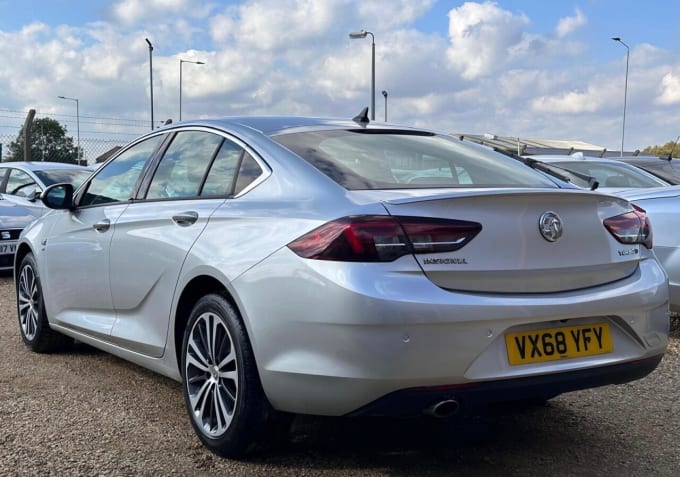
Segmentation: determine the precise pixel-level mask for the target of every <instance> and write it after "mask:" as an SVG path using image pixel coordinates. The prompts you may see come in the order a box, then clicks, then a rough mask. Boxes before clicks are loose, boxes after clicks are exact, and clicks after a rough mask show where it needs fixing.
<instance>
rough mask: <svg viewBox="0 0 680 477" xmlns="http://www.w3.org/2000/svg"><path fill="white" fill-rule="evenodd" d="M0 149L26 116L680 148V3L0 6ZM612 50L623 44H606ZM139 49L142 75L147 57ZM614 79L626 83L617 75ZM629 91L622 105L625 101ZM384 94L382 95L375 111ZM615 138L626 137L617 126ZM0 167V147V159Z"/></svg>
mask: <svg viewBox="0 0 680 477" xmlns="http://www.w3.org/2000/svg"><path fill="white" fill-rule="evenodd" d="M0 12H2V15H0V62H1V63H0V142H5V143H6V142H8V141H7V140H6V139H7V137H8V136H12V135H14V136H15V135H16V134H17V133H18V131H19V127H20V126H21V124H22V123H23V120H24V118H25V116H26V112H27V111H28V110H29V109H31V108H33V109H35V110H36V111H37V117H44V116H49V117H53V118H55V119H57V120H59V121H60V122H62V123H63V124H64V125H65V126H66V127H67V129H68V132H69V134H75V130H76V125H75V116H76V114H75V112H76V111H75V109H76V108H75V106H76V103H75V101H73V100H63V99H60V98H58V96H66V97H69V98H75V99H78V116H79V118H80V121H81V127H80V130H81V131H80V135H81V137H82V138H83V139H86V138H88V137H104V136H107V135H108V136H110V137H116V138H118V139H119V140H122V141H123V142H125V141H128V140H131V139H132V138H134V137H135V136H136V135H140V134H143V133H145V132H148V131H149V130H150V127H151V101H150V77H151V76H152V75H153V95H154V103H153V104H154V109H153V111H154V122H155V123H157V125H160V123H161V122H162V121H164V120H166V119H168V118H171V119H173V120H174V121H177V119H178V116H179V95H180V91H179V90H180V88H179V77H180V60H188V61H201V62H204V63H205V64H203V65H197V64H192V63H183V64H182V66H181V70H182V117H183V119H191V118H199V117H200V118H208V117H222V116H234V115H305V116H307V115H309V116H323V117H347V118H349V117H353V116H355V115H356V114H357V113H358V112H359V111H360V110H361V108H363V107H364V106H370V104H371V99H370V96H371V37H370V35H369V36H368V37H367V38H364V39H350V38H349V36H348V33H349V32H351V31H357V30H362V29H364V30H367V31H370V32H371V33H373V35H374V38H375V89H376V98H375V104H376V111H375V116H376V119H377V120H383V119H384V115H385V104H386V103H387V115H388V120H389V122H392V123H396V124H401V125H408V126H419V127H427V128H431V129H435V130H438V131H443V132H456V133H467V134H484V133H490V134H496V135H498V136H513V137H523V138H535V139H563V140H574V141H585V142H589V143H592V144H596V145H600V146H602V147H606V148H608V149H610V150H619V149H620V147H621V140H622V133H624V138H625V144H624V147H625V149H626V150H635V149H642V148H644V147H646V146H650V145H657V144H664V143H666V142H668V141H673V140H675V139H676V137H677V136H678V135H679V134H680V28H678V20H677V19H678V18H680V2H670V1H661V0H647V1H644V2H641V1H633V0H580V1H571V0H559V1H544V0H543V1H542V0H533V1H532V0H524V1H522V0H498V1H476V2H473V1H470V2H458V1H444V0H439V1H436V0H360V1H355V0H244V1H224V0H214V1H210V0H108V1H105V0H40V1H38V0H22V1H16V0H0ZM612 37H620V38H621V40H622V41H623V42H624V43H625V44H626V45H627V46H628V49H627V48H626V46H624V45H623V44H622V43H619V42H616V41H613V40H612V39H611V38H612ZM147 38H148V39H149V40H150V42H151V43H152V45H153V52H152V65H153V69H152V72H151V73H152V75H151V74H150V69H149V48H148V44H147V43H146V41H145V39H147ZM627 52H628V54H629V56H628V59H629V63H628V75H626V59H627ZM626 79H627V89H626ZM382 91H386V92H387V99H385V97H384V96H383V94H381V93H382ZM624 99H625V113H626V116H625V118H626V122H625V130H623V113H624ZM5 151H6V149H5Z"/></svg>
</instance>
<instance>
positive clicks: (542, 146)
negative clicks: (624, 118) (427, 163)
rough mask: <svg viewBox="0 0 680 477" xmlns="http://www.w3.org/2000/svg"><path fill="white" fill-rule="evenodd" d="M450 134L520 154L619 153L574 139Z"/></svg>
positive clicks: (626, 153) (631, 152) (631, 153)
mask: <svg viewBox="0 0 680 477" xmlns="http://www.w3.org/2000/svg"><path fill="white" fill-rule="evenodd" d="M451 135H452V136H455V137H458V138H460V139H466V140H468V141H472V142H476V143H478V144H483V145H485V146H489V147H493V148H498V149H502V150H503V151H506V152H511V153H515V154H518V155H522V156H528V155H536V154H572V153H574V152H582V153H583V154H585V155H587V156H594V157H609V156H612V157H613V156H620V155H621V151H616V150H613V151H608V150H607V148H606V147H604V146H599V145H597V144H590V143H587V142H584V141H578V140H574V139H531V138H521V137H511V136H497V135H495V134H463V133H451ZM638 154H640V151H639V150H636V151H624V155H626V156H637V155H638Z"/></svg>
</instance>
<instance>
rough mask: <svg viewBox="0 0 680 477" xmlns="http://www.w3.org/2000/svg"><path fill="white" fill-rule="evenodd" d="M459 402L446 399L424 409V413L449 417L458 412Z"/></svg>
mask: <svg viewBox="0 0 680 477" xmlns="http://www.w3.org/2000/svg"><path fill="white" fill-rule="evenodd" d="M459 409H460V404H459V403H458V401H456V400H455V399H446V400H444V401H439V402H438V403H436V404H434V405H432V406H430V407H428V408H427V409H425V414H429V415H430V416H434V417H439V418H446V417H451V416H453V415H454V414H456V413H457V412H458V410H459Z"/></svg>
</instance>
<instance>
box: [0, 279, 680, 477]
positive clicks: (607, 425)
mask: <svg viewBox="0 0 680 477" xmlns="http://www.w3.org/2000/svg"><path fill="white" fill-rule="evenodd" d="M13 287H14V285H13V281H12V278H11V277H7V276H0V348H1V349H2V350H3V351H4V356H5V357H4V358H3V359H2V360H1V361H0V423H1V426H2V428H1V432H0V475H31V476H32V475H60V476H61V475H149V476H150V475H153V476H159V475H192V476H194V475H197V476H198V475H206V476H207V475H244V476H245V475H247V476H257V475H267V476H277V475H290V476H311V475H324V476H352V475H356V476H377V475H382V476H407V475H423V476H427V475H457V476H461V475H462V476H466V475H475V476H486V475H504V476H515V475H516V476H547V475H560V476H591V475H592V476H602V475H620V476H652V475H659V476H677V475H680V405H679V404H678V401H677V397H678V386H680V338H678V337H677V336H676V337H674V338H673V340H672V342H671V347H670V349H669V352H668V354H667V355H666V358H665V359H664V361H663V362H662V364H661V365H660V367H659V368H658V369H657V370H656V371H655V372H654V373H652V374H651V375H650V376H648V377H646V378H645V379H643V380H640V381H637V382H634V383H631V384H627V385H623V386H609V387H605V388H600V389H595V390H588V391H580V392H576V393H571V394H568V395H563V396H560V397H558V398H556V399H554V400H552V401H550V402H549V403H548V404H547V405H545V406H540V407H534V408H531V409H524V410H517V411H516V412H515V413H513V414H511V415H506V416H501V417H495V418H484V419H481V418H480V419H469V420H465V421H462V422H453V421H434V420H415V421H410V420H394V419H393V420H387V419H341V418H337V419H331V418H309V417H304V418H303V417H298V418H297V419H296V420H295V422H294V425H293V429H292V431H291V433H290V434H289V436H288V438H287V439H286V441H285V442H282V443H281V444H280V445H278V446H277V447H275V448H273V449H271V450H269V451H268V452H267V453H266V454H262V455H259V456H255V457H252V458H250V459H248V460H245V461H232V460H227V459H223V458H220V457H217V456H215V455H213V454H211V453H210V452H209V451H207V450H205V449H204V448H203V447H202V446H201V444H200V443H199V442H198V440H197V439H196V438H195V437H194V434H193V431H192V429H191V425H190V423H189V420H188V418H187V417H186V415H185V410H184V403H183V401H182V394H181V388H180V385H179V384H178V383H176V382H174V381H171V380H169V379H166V378H163V377H160V376H157V375H154V374H152V373H151V372H149V371H146V370H144V369H142V368H139V367H136V366H134V365H132V364H128V363H127V362H125V361H122V360H120V359H117V358H114V357H112V356H109V355H107V354H105V353H102V352H99V351H96V350H93V349H92V348H89V347H86V346H82V345H80V346H77V347H75V349H74V350H72V351H71V352H69V353H63V354H57V355H51V356H46V355H37V354H33V353H30V352H29V351H27V350H26V349H25V348H24V346H23V344H22V343H21V338H20V337H19V331H18V324H17V321H16V312H15V299H14V288H13ZM676 334H677V333H676Z"/></svg>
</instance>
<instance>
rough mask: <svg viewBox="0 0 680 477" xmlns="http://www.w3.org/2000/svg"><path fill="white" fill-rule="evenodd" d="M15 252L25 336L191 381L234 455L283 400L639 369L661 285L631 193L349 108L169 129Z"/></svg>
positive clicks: (352, 408) (653, 340)
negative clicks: (571, 179)
mask: <svg viewBox="0 0 680 477" xmlns="http://www.w3.org/2000/svg"><path fill="white" fill-rule="evenodd" d="M41 200H42V201H43V203H44V204H45V205H46V206H48V207H49V208H51V209H54V211H53V212H51V213H49V214H45V215H44V216H43V217H41V218H40V219H38V220H37V221H36V222H34V223H33V224H32V225H31V226H29V227H28V229H27V230H26V231H25V232H24V234H23V235H22V238H21V239H20V243H19V246H18V250H17V260H16V270H15V276H16V293H17V303H18V318H19V324H20V330H21V336H22V339H23V341H24V343H25V344H26V346H28V348H30V349H31V350H33V351H36V352H48V351H53V350H56V349H59V348H60V347H62V346H66V345H68V342H69V340H71V339H74V338H75V339H77V340H78V341H80V342H84V343H88V344H90V345H92V346H94V347H97V348H100V349H102V350H105V351H108V352H110V353H112V354H115V355H117V356H120V357H122V358H124V359H127V360H130V361H132V362H134V363H137V364H139V365H142V366H145V367H147V368H149V369H152V370H154V371H157V372H159V373H161V374H164V375H166V376H169V377H171V378H173V379H176V380H178V381H180V382H181V383H182V389H183V394H184V398H185V403H186V408H187V412H188V415H189V419H190V421H191V424H192V426H193V428H194V430H195V432H196V434H197V436H198V437H199V439H200V440H201V441H202V442H203V444H204V445H206V446H207V447H208V448H209V449H211V450H212V451H214V452H216V453H219V454H221V455H225V456H231V457H234V456H239V455H242V454H243V453H244V452H246V451H248V450H249V449H251V448H252V446H253V445H254V444H256V443H258V442H260V441H261V440H262V439H265V438H266V437H267V436H268V435H269V434H268V433H269V432H270V430H271V429H272V427H277V426H280V425H281V423H285V422H286V419H285V416H288V415H290V414H288V413H303V414H315V415H328V416H357V415H399V416H410V415H421V414H422V413H426V414H430V415H434V416H439V417H446V416H450V415H453V414H456V413H459V414H465V413H472V414H474V413H479V412H485V411H486V410H488V406H492V405H494V404H495V403H498V402H505V401H512V400H524V399H549V398H551V397H554V396H556V395H558V394H560V393H564V392H567V391H572V390H576V389H583V388H589V387H595V386H600V385H605V384H618V383H624V382H627V381H631V380H635V379H638V378H641V377H642V376H645V375H647V374H648V373H650V372H651V371H652V370H653V369H654V368H655V367H656V366H657V364H658V363H659V362H660V360H661V358H662V356H663V354H664V352H665V349H666V346H667V342H668V326H669V323H668V283H667V277H666V275H665V273H664V272H663V269H662V268H661V266H660V265H659V263H658V262H657V260H656V259H655V257H654V255H653V253H652V251H651V248H652V237H651V233H650V229H649V224H648V221H647V218H646V216H645V214H644V212H642V211H641V210H640V209H638V208H635V207H634V206H632V205H631V204H630V203H629V202H628V201H626V200H624V199H620V198H616V197H612V196H609V195H604V194H600V193H598V192H591V191H587V190H581V189H578V188H576V187H572V188H570V189H569V188H561V187H560V186H558V185H557V183H556V182H554V181H552V180H550V179H549V178H547V177H546V176H544V175H543V174H540V173H538V172H536V171H534V170H532V169H530V168H528V167H525V166H524V165H523V164H520V163H518V162H517V161H514V160H512V159H510V158H508V157H505V156H501V155H499V154H498V153H495V152H493V151H490V150H488V149H486V148H484V147H482V146H478V145H473V144H470V143H466V142H463V141H460V140H458V139H456V138H452V137H450V136H448V135H445V134H441V135H440V134H437V133H434V132H430V131H426V130H422V129H412V128H406V127H401V126H396V125H387V124H369V121H368V118H367V117H366V115H365V113H364V114H362V115H360V116H358V117H357V118H355V120H340V119H318V118H300V117H236V118H226V119H221V120H202V121H194V122H184V123H178V124H174V125H170V126H167V127H165V128H162V129H159V130H155V131H153V132H151V133H149V134H147V135H145V136H143V137H141V138H139V139H138V140H136V141H134V142H132V143H131V144H130V145H128V146H126V147H125V148H123V149H122V150H121V151H120V152H118V153H117V154H116V155H115V156H114V157H112V158H111V159H110V160H109V161H108V162H107V163H105V164H104V165H103V166H102V167H100V168H99V169H98V170H97V171H96V172H95V173H94V174H93V175H92V176H91V177H90V178H89V179H87V180H86V181H85V183H84V184H83V185H82V186H81V187H80V188H79V189H78V190H77V191H75V192H74V187H73V186H71V185H69V184H62V185H53V186H50V187H48V188H47V189H46V190H45V191H44V192H43V194H42V199H41Z"/></svg>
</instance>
